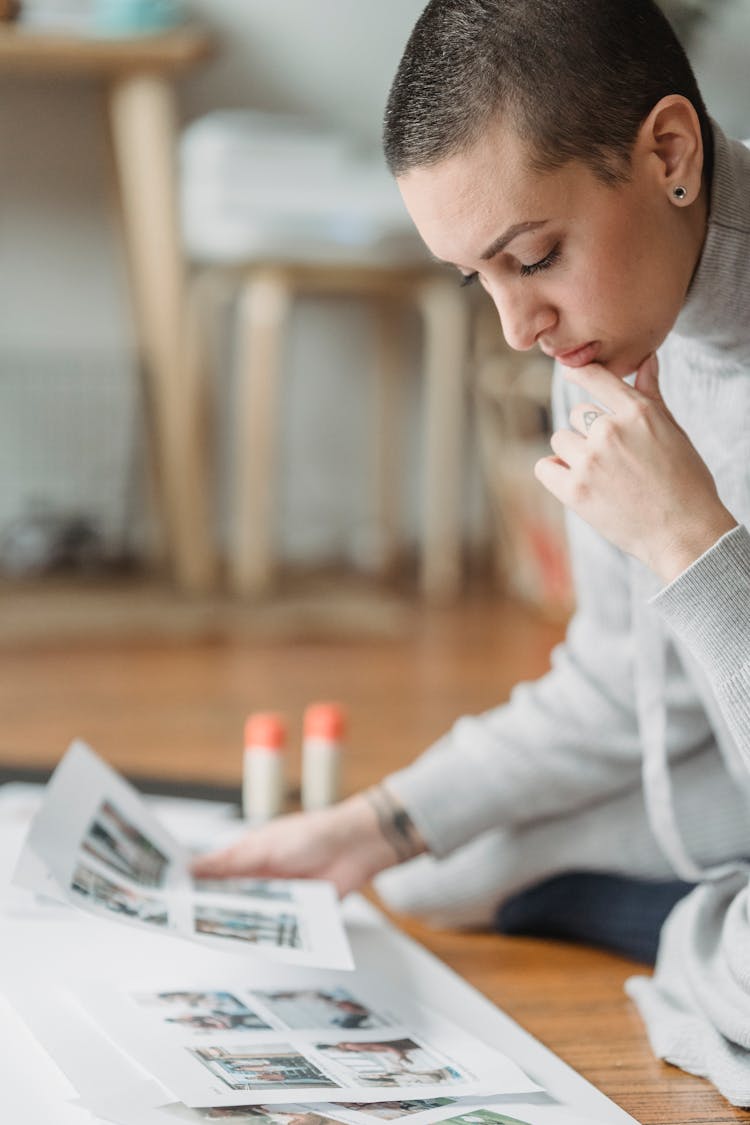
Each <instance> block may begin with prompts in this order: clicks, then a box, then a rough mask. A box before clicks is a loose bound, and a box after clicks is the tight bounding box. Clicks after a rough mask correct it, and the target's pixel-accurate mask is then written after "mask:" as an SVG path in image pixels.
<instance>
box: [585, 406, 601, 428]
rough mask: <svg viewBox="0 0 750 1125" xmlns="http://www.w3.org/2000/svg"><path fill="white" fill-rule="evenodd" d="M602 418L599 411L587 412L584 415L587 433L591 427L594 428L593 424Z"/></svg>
mask: <svg viewBox="0 0 750 1125" xmlns="http://www.w3.org/2000/svg"><path fill="white" fill-rule="evenodd" d="M601 416H602V415H601V411H599V410H587V411H586V413H585V414H584V415H583V424H584V426H585V427H586V432H587V433H588V431H589V430H590V429H591V427H592V426H593V424H594V422H595V421H596V420H597V418H601Z"/></svg>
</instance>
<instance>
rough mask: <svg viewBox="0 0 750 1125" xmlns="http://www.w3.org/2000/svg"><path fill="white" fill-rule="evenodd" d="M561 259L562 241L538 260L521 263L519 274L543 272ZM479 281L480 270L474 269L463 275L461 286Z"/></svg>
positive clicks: (522, 275) (526, 275)
mask: <svg viewBox="0 0 750 1125" xmlns="http://www.w3.org/2000/svg"><path fill="white" fill-rule="evenodd" d="M559 260H560V243H559V242H558V243H556V245H555V246H553V247H552V249H551V250H550V252H549V254H547V255H545V257H544V258H540V259H539V261H538V262H531V263H530V264H529V265H528V266H524V265H521V268H520V270H519V275H520V276H521V277H533V276H534V274H535V273H541V271H542V270H548V269H549V268H550V266H554V265H555V263H556V262H559ZM477 281H479V272H478V270H474V271H473V273H465V274H462V275H461V281H460V286H461V288H462V289H464V288H466V286H467V285H474V284H475V282H477Z"/></svg>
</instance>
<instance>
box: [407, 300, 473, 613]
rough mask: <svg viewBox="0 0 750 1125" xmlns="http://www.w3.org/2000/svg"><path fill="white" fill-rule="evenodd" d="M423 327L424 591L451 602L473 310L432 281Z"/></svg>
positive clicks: (457, 565)
mask: <svg viewBox="0 0 750 1125" xmlns="http://www.w3.org/2000/svg"><path fill="white" fill-rule="evenodd" d="M419 302H420V308H421V312H422V320H423V325H424V345H423V347H424V359H423V364H424V375H423V378H424V455H423V466H422V495H423V527H422V560H421V579H420V581H421V586H422V592H423V594H424V596H425V597H426V598H427V599H428V600H430V601H433V602H447V601H450V600H451V599H452V598H455V596H456V595H457V593H458V591H459V589H460V585H461V546H462V538H463V536H462V526H461V521H462V513H461V496H462V486H463V472H462V469H463V457H462V452H463V436H464V428H465V417H464V413H465V407H464V397H465V393H464V372H465V367H466V360H467V351H468V339H469V310H468V307H467V303H466V302H465V301H464V300H463V299H462V296H461V294H460V293H459V292H458V290H457V288H456V286H455V284H454V283H453V282H447V281H442V280H431V281H428V282H426V283H425V284H424V285H423V286H422V288H421V290H420V294H419Z"/></svg>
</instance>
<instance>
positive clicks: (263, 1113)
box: [200, 1105, 341, 1125]
mask: <svg viewBox="0 0 750 1125" xmlns="http://www.w3.org/2000/svg"><path fill="white" fill-rule="evenodd" d="M200 1112H201V1115H202V1117H203V1119H204V1120H205V1121H231V1122H233V1125H341V1123H340V1122H339V1121H334V1119H333V1118H332V1117H326V1116H325V1115H324V1114H322V1113H315V1111H314V1110H310V1109H307V1108H306V1107H305V1106H302V1105H296V1106H295V1105H291V1106H287V1105H276V1106H274V1105H271V1106H267V1105H227V1106H215V1107H213V1108H211V1109H204V1110H202V1111H200Z"/></svg>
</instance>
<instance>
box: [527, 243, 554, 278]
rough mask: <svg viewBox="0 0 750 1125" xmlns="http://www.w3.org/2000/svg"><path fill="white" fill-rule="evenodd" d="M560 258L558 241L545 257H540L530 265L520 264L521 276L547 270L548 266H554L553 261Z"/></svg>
mask: <svg viewBox="0 0 750 1125" xmlns="http://www.w3.org/2000/svg"><path fill="white" fill-rule="evenodd" d="M559 259H560V243H559V242H558V243H557V244H556V245H555V246H553V247H552V249H551V250H550V252H549V254H547V255H546V257H544V258H541V259H540V260H539V261H538V262H532V263H531V265H528V266H521V271H520V272H521V277H533V276H534V274H535V273H540V272H541V270H548V269H549V268H550V266H554V264H555V262H557V261H559Z"/></svg>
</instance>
